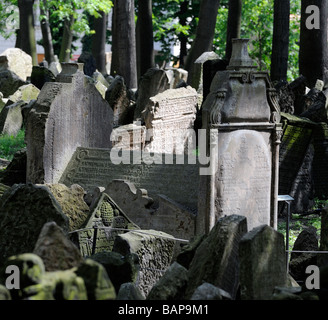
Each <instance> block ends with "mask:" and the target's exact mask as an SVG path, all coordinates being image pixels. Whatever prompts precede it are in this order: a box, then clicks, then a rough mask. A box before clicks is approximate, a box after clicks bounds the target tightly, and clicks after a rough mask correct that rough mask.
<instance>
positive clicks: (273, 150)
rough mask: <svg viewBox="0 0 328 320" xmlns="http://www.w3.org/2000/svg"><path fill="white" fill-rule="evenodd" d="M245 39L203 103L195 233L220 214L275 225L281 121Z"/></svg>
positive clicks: (272, 92) (235, 43) (252, 223)
mask: <svg viewBox="0 0 328 320" xmlns="http://www.w3.org/2000/svg"><path fill="white" fill-rule="evenodd" d="M247 42H248V40H247V39H234V40H233V52H232V57H231V60H230V63H229V66H228V67H227V70H225V71H219V72H218V73H217V74H216V76H215V77H214V79H213V81H212V84H211V91H210V93H209V95H208V96H207V99H206V101H205V102H204V104H203V107H202V109H203V115H202V121H203V126H202V128H203V129H205V132H206V137H207V139H206V140H205V139H200V141H199V149H200V150H204V146H206V152H207V154H206V155H207V156H208V158H209V163H210V164H209V165H207V166H205V165H204V166H203V167H202V168H201V171H200V183H199V197H198V199H199V200H198V221H197V227H196V228H197V233H208V232H209V231H210V230H211V229H212V228H213V226H214V225H215V223H216V221H217V220H218V218H220V217H221V216H225V215H231V214H237V215H243V216H245V217H247V224H248V229H249V230H250V229H252V228H254V227H256V226H258V225H261V224H266V225H270V226H272V227H274V228H276V227H277V197H278V171H279V144H280V137H281V124H280V123H279V122H280V119H279V118H280V114H279V106H278V104H277V100H276V92H275V89H274V88H273V86H272V84H271V81H270V79H269V75H268V73H267V72H259V71H256V67H255V66H254V62H253V60H252V59H251V58H250V57H249V55H248V51H247Z"/></svg>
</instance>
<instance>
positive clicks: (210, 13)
mask: <svg viewBox="0 0 328 320" xmlns="http://www.w3.org/2000/svg"><path fill="white" fill-rule="evenodd" d="M219 6H220V0H202V2H201V4H200V9H199V21H198V26H197V31H196V38H195V40H194V42H193V44H192V47H191V49H190V52H189V54H188V56H187V59H186V64H185V69H186V70H187V71H188V73H189V74H188V83H189V84H191V83H192V78H193V67H194V62H195V61H196V60H197V58H198V57H199V56H200V55H202V54H203V53H204V52H206V51H211V50H212V45H213V39H214V33H215V25H216V17H217V14H218V10H219Z"/></svg>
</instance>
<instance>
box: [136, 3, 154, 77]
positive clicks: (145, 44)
mask: <svg viewBox="0 0 328 320" xmlns="http://www.w3.org/2000/svg"><path fill="white" fill-rule="evenodd" d="M137 42H138V43H137V66H138V79H140V77H141V76H142V75H144V74H145V73H146V71H147V70H148V69H150V68H153V67H154V66H155V57H154V36H153V10H152V0H139V2H138V20H137Z"/></svg>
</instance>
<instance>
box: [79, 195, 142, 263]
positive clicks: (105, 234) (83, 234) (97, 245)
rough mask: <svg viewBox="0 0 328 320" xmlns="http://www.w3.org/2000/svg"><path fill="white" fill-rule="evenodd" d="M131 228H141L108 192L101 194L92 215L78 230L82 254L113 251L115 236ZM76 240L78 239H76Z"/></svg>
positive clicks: (88, 254) (89, 254)
mask: <svg viewBox="0 0 328 320" xmlns="http://www.w3.org/2000/svg"><path fill="white" fill-rule="evenodd" d="M130 229H139V227H138V226H137V225H136V224H134V223H133V222H132V221H131V220H130V218H129V217H128V216H127V215H126V214H125V213H124V212H123V211H122V209H120V207H119V206H118V205H117V204H116V203H115V202H114V201H113V200H112V199H111V197H109V196H108V195H107V194H106V193H103V194H101V196H100V198H99V199H98V203H97V204H96V206H95V209H94V210H93V212H92V214H91V216H90V217H89V219H88V220H87V221H86V223H85V224H84V226H83V228H82V229H81V230H80V231H77V233H78V235H77V239H78V241H77V242H78V246H79V248H80V252H81V254H82V256H84V257H85V256H91V254H94V253H97V252H102V251H111V250H112V248H113V244H114V240H115V237H116V236H117V235H118V234H120V233H122V232H124V231H125V230H126V231H128V230H130ZM74 242H76V241H74Z"/></svg>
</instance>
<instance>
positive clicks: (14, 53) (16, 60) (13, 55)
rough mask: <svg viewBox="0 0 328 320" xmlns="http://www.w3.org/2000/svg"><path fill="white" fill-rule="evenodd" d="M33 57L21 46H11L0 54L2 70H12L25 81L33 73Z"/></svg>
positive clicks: (0, 68) (0, 67)
mask: <svg viewBox="0 0 328 320" xmlns="http://www.w3.org/2000/svg"><path fill="white" fill-rule="evenodd" d="M32 67H33V63H32V57H31V56H30V55H28V54H27V53H25V52H24V51H23V50H21V49H19V48H9V49H7V50H5V51H4V52H2V53H1V54H0V70H1V71H2V70H4V69H7V70H10V71H12V72H14V73H15V74H16V75H17V76H18V77H19V78H21V79H22V80H23V81H26V80H27V78H28V77H30V76H31V74H32Z"/></svg>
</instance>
